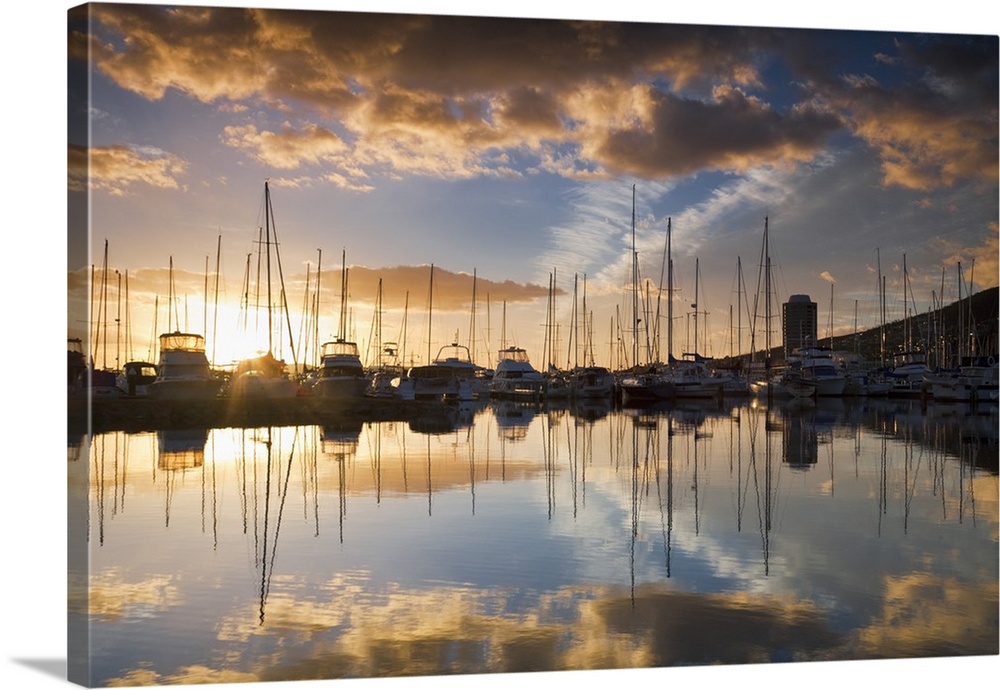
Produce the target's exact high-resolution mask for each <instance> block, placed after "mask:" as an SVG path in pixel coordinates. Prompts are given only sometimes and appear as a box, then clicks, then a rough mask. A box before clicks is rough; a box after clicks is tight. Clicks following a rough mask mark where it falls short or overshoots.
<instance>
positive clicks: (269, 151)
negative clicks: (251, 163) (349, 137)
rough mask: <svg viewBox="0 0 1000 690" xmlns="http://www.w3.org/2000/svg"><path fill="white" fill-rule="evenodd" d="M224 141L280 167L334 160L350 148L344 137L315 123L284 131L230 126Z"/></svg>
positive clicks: (265, 162) (250, 126)
mask: <svg viewBox="0 0 1000 690" xmlns="http://www.w3.org/2000/svg"><path fill="white" fill-rule="evenodd" d="M222 140H223V141H224V142H225V143H226V144H227V145H228V146H232V147H233V148H238V149H243V150H245V151H248V152H249V153H250V154H251V155H252V156H253V157H254V158H256V159H257V160H259V161H260V162H261V163H263V164H265V165H269V166H271V167H274V168H278V169H279V170H291V169H294V168H297V167H299V166H300V165H303V164H313V165H315V164H318V163H322V162H324V161H334V160H336V159H337V158H338V157H339V156H340V155H342V154H343V153H344V152H345V151H346V149H347V146H346V145H345V144H344V142H343V140H342V139H341V138H340V137H338V136H337V135H336V134H334V133H333V132H331V131H330V130H328V129H325V128H323V127H319V126H317V125H315V124H307V125H305V126H303V127H301V128H299V129H295V128H293V127H291V126H286V127H285V128H284V129H283V130H282V131H280V132H269V131H259V130H258V129H257V127H256V126H254V125H252V124H249V125H230V126H228V127H226V128H225V129H224V130H223V133H222Z"/></svg>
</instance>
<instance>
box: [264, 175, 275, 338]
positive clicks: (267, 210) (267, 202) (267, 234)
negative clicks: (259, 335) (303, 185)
mask: <svg viewBox="0 0 1000 690" xmlns="http://www.w3.org/2000/svg"><path fill="white" fill-rule="evenodd" d="M264 253H265V256H264V263H265V269H266V274H265V278H266V279H267V352H268V354H270V353H271V351H272V344H271V334H272V333H273V332H274V325H273V323H272V318H271V191H270V189H269V188H268V186H267V182H264Z"/></svg>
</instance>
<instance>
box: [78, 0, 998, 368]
mask: <svg viewBox="0 0 1000 690" xmlns="http://www.w3.org/2000/svg"><path fill="white" fill-rule="evenodd" d="M280 5H281V3H270V6H271V7H275V6H280ZM292 6H293V7H301V6H302V5H301V4H294V5H292ZM324 7H330V8H333V9H339V10H341V11H335V12H315V11H281V10H278V11H274V10H270V11H264V10H253V11H248V10H244V9H240V8H233V7H228V8H226V7H223V8H219V7H216V8H214V9H210V8H190V7H175V8H172V9H167V8H165V7H162V6H160V7H158V6H150V5H93V6H92V10H91V15H90V19H91V21H90V25H89V27H88V26H87V24H86V22H83V23H81V24H79V26H76V25H74V26H73V27H71V28H72V31H71V34H70V40H69V58H70V63H69V64H70V67H69V68H70V78H71V82H72V81H74V80H75V81H77V82H78V83H79V84H80V85H83V84H89V86H90V93H89V99H88V98H87V94H86V92H85V91H83V90H80V91H76V90H74V89H73V88H72V86H71V90H70V95H71V102H70V130H69V152H68V162H69V169H68V173H69V174H68V184H69V190H70V192H69V204H70V205H71V209H72V208H75V204H76V203H77V202H78V201H79V200H80V199H83V198H84V195H89V199H90V201H91V213H90V217H89V220H90V243H89V246H88V247H84V246H82V245H81V246H80V247H78V248H77V247H73V246H72V245H71V247H70V250H69V256H68V260H69V261H68V265H69V268H70V272H69V274H68V287H69V299H70V306H71V312H74V311H75V310H73V305H77V306H86V304H87V302H88V300H89V301H90V303H91V304H93V305H94V307H93V308H94V310H95V311H96V312H97V313H98V315H97V317H95V319H94V321H96V322H97V325H96V326H95V325H91V329H90V331H89V333H87V332H86V331H85V330H84V329H85V327H86V325H87V324H86V323H84V320H83V319H80V318H74V316H77V315H76V314H75V313H71V316H70V319H69V322H68V330H69V332H70V335H71V336H73V335H77V336H79V337H82V338H83V339H84V340H87V341H88V343H93V344H95V345H96V346H97V348H98V349H97V350H96V352H95V354H96V361H97V364H98V365H99V366H107V367H109V368H115V366H116V365H119V364H123V363H124V361H125V360H127V359H151V358H155V349H154V345H153V343H154V342H155V341H154V339H153V335H154V332H157V333H159V332H166V331H168V330H174V329H177V328H179V329H180V330H184V331H189V332H197V333H202V334H204V335H205V336H206V339H207V349H208V351H209V355H210V357H211V358H212V359H213V361H215V363H216V364H220V365H225V364H227V363H230V362H232V361H234V360H235V359H238V358H240V357H243V356H249V355H251V354H253V353H254V352H259V351H263V350H266V349H267V348H268V347H269V346H270V347H271V348H272V349H273V350H274V351H275V352H276V353H277V354H280V355H281V356H282V357H284V358H285V359H286V361H289V362H291V361H292V359H295V361H306V363H315V356H314V355H313V354H312V353H313V352H314V350H315V347H314V345H315V342H316V341H317V340H318V341H320V342H322V341H325V340H331V339H333V338H335V337H337V336H340V335H344V336H346V337H347V338H348V339H351V340H354V341H356V342H358V343H359V346H360V347H361V349H362V353H363V355H365V357H366V359H367V361H369V362H370V361H372V360H373V358H374V352H375V351H377V344H378V343H379V342H383V341H387V340H389V341H396V342H397V343H401V345H402V348H403V354H404V356H405V358H406V361H409V362H413V363H420V362H421V361H425V360H426V359H427V358H428V357H432V356H434V355H435V354H436V353H437V350H438V348H439V347H441V346H443V345H446V344H448V343H449V342H453V341H454V342H459V343H461V344H465V345H468V346H469V347H470V350H471V351H472V354H473V356H474V359H476V361H477V363H480V364H483V365H487V366H489V365H491V364H494V363H495V359H494V358H495V354H496V351H497V350H498V349H499V348H501V347H506V346H518V347H524V348H525V349H526V350H527V351H528V354H529V356H530V357H531V359H532V361H533V363H535V365H536V366H537V367H539V368H541V367H542V366H544V364H546V363H547V362H549V361H551V362H552V363H554V364H556V365H558V366H562V367H568V366H573V365H576V364H584V363H589V360H590V359H591V356H592V357H593V359H594V362H595V363H597V364H601V365H605V366H614V367H616V368H617V367H621V366H626V365H629V364H632V363H633V362H634V361H635V360H636V359H638V360H639V361H640V362H642V361H649V360H650V359H665V357H666V353H667V351H668V350H669V351H670V353H671V354H673V355H674V356H678V357H679V356H681V355H682V353H684V352H691V351H695V350H697V351H698V352H699V353H700V354H702V355H707V356H714V357H722V356H726V355H729V354H731V353H733V352H734V351H735V352H745V351H747V350H748V349H749V347H750V331H751V324H755V325H754V328H753V330H754V333H755V334H756V335H755V338H756V341H755V343H756V345H757V347H761V346H762V345H763V344H764V342H765V336H766V333H765V331H764V326H763V316H764V311H765V310H764V307H763V306H760V305H762V304H763V301H762V300H763V299H764V294H765V291H764V290H762V288H761V287H760V280H761V278H760V274H761V272H762V271H761V268H762V264H764V263H765V261H764V260H762V244H763V237H764V230H765V223H766V225H767V230H768V240H769V248H770V264H771V274H772V276H773V286H772V289H771V290H770V291H769V292H770V293H771V294H772V299H773V300H774V302H775V304H780V303H781V302H783V301H785V300H786V299H787V298H788V297H789V296H790V295H792V294H806V295H809V296H810V297H811V298H812V299H813V301H815V302H816V303H817V305H818V313H819V316H818V321H819V337H820V338H821V339H822V338H824V337H826V336H828V335H830V334H831V333H834V334H842V333H849V332H851V331H852V330H853V329H854V328H855V327H857V328H859V329H865V328H870V327H874V326H876V325H878V318H879V317H878V313H879V312H878V300H879V295H878V285H879V279H878V276H879V275H880V274H881V275H884V276H885V279H886V295H885V299H886V308H887V313H888V316H889V319H890V320H894V319H897V318H902V317H903V316H904V315H905V314H906V313H907V311H909V312H910V313H913V314H920V313H924V312H926V311H927V310H928V309H930V308H931V307H932V306H933V305H934V304H935V302H936V301H938V300H942V299H943V301H944V302H945V303H949V302H951V301H954V300H955V299H956V298H957V297H958V294H959V289H961V290H962V291H963V294H964V293H965V292H966V291H967V290H969V289H970V285H971V288H972V289H975V290H978V289H982V288H984V287H990V286H993V285H996V284H997V272H998V269H997V255H998V244H997V236H998V230H997V220H998V180H997V173H998V158H997V156H998V139H997V126H998V124H997V123H998V120H997V102H998V67H997V65H998V52H997V37H996V35H995V31H994V32H993V33H992V34H987V35H978V36H977V35H971V34H974V33H975V32H976V31H983V30H982V29H980V28H979V27H977V25H976V23H975V22H966V23H965V24H963V25H962V26H961V27H960V28H959V29H958V30H957V31H959V32H965V33H954V32H949V33H947V34H941V33H927V31H928V29H927V28H926V27H927V26H937V23H936V22H933V21H929V22H925V24H924V25H922V26H923V27H924V28H922V29H918V30H914V29H912V28H909V27H907V26H905V25H902V24H900V25H899V30H893V27H894V26H895V25H894V24H891V23H889V24H886V23H884V22H886V20H885V19H883V20H882V22H883V23H875V22H874V21H873V23H872V25H870V26H866V25H865V24H864V23H861V25H860V27H853V28H848V29H847V30H842V29H840V28H839V27H838V28H830V27H829V26H827V27H825V28H824V25H823V24H822V23H815V22H814V23H813V24H808V23H803V24H800V25H799V26H805V27H807V28H791V29H778V28H770V27H769V26H768V25H767V24H766V23H763V25H761V26H739V25H735V26H734V25H728V26H727V25H719V24H725V22H722V21H721V20H723V19H725V18H724V17H716V18H712V19H711V20H710V21H711V24H715V25H710V24H709V23H707V22H706V19H705V18H704V16H703V17H701V18H700V20H699V19H694V20H680V21H675V20H672V19H666V18H664V17H662V16H661V17H656V16H653V17H648V16H647V17H642V16H638V17H636V18H635V19H633V18H631V17H625V18H624V19H620V20H619V19H616V18H615V17H614V16H612V18H611V19H610V20H609V19H606V18H605V17H604V16H602V15H599V14H596V13H594V14H591V13H588V12H584V11H582V10H580V11H579V12H580V13H579V14H576V12H577V10H576V9H574V8H572V7H571V6H568V5H557V6H556V9H554V10H552V12H551V13H550V14H541V16H542V17H556V18H557V19H539V18H535V17H533V16H531V15H524V14H521V15H516V16H514V17H498V16H497V13H496V12H483V13H482V14H483V15H488V16H491V17H492V18H489V19H483V18H477V17H473V16H464V17H463V16H444V15H443V14H437V15H435V14H434V13H435V12H439V13H440V12H445V11H449V10H447V8H445V9H437V10H435V9H434V8H430V9H429V10H428V14H393V13H392V12H393V11H400V10H399V9H398V8H392V7H390V8H388V10H386V11H381V10H380V8H379V7H378V6H373V9H375V10H378V11H376V12H375V13H359V12H352V11H346V10H347V9H349V7H348V6H347V5H346V4H344V3H325V4H324ZM490 9H491V10H493V9H495V7H491V8H490ZM590 9H591V12H595V11H594V9H593V8H590ZM409 11H410V12H412V10H409ZM526 16H527V17H528V18H524V17H526ZM623 16H624V15H623ZM595 18H596V19H597V20H596V21H595V20H594V19H595ZM585 20H591V21H585ZM668 22H669V23H668ZM782 25H783V26H795V25H794V24H782ZM772 26H773V25H772ZM814 27H820V28H814ZM933 30H934V31H937V30H938V29H933ZM953 31H954V30H953ZM88 61H89V68H90V69H89V81H88V80H87V79H86V77H87V75H88V71H87V69H88ZM77 77H80V79H76V78H77ZM77 96H78V98H77ZM84 108H86V111H84V110H83V109H84ZM78 109H79V110H78ZM77 115H79V117H77ZM75 123H78V124H75ZM88 157H89V163H90V167H89V176H88V168H87V161H88ZM265 182H266V183H267V185H268V187H269V190H270V196H271V201H272V211H273V220H274V225H273V228H272V232H273V233H274V237H276V238H277V243H278V244H277V248H278V251H279V253H280V266H281V272H280V275H276V272H275V271H273V270H272V274H271V276H272V277H271V285H272V290H273V292H272V294H273V295H278V294H279V291H280V286H281V285H282V284H283V285H284V290H285V295H286V297H285V301H286V302H287V304H288V309H289V310H290V311H291V315H290V316H289V317H288V318H285V317H281V318H280V319H277V318H276V320H277V321H279V322H280V323H281V324H283V326H282V329H281V331H279V329H278V327H277V326H275V327H273V328H272V332H271V338H270V345H269V344H268V343H267V334H266V332H265V333H263V334H262V332H261V327H260V326H259V324H260V323H261V318H262V317H261V316H260V314H261V313H262V312H260V311H259V310H258V309H257V308H256V305H260V304H263V303H265V300H264V298H263V297H260V298H257V297H252V296H251V295H254V294H257V293H256V290H257V287H256V286H257V285H265V284H266V280H265V279H264V278H263V277H259V276H263V275H264V272H263V271H261V272H258V270H257V266H258V265H265V263H266V261H263V259H259V258H258V257H263V256H265V254H264V253H261V252H260V247H261V246H262V245H261V243H260V242H259V241H258V240H259V238H260V237H261V235H260V228H261V227H262V226H264V216H263V198H264V185H265ZM633 193H634V196H633ZM633 199H634V205H633ZM668 227H669V228H670V259H671V263H672V266H673V270H672V271H669V270H667V261H666V258H667V257H666V253H667V231H668ZM105 242H106V243H107V259H106V261H105V257H104V246H105ZM633 246H634V253H633ZM87 249H89V256H88V255H86V252H85V251H84V250H87ZM633 257H635V258H636V260H637V266H638V268H637V270H636V272H637V274H638V277H639V280H638V281H636V280H634V279H633V275H634V274H633ZM273 260H275V261H276V260H277V259H273ZM259 261H262V262H263V263H260V264H258V262H259ZM904 262H905V272H904ZM320 263H321V264H322V269H323V270H322V277H321V278H320V281H319V282H320V296H319V303H318V307H313V308H310V307H309V305H315V299H314V297H313V294H314V292H315V280H316V269H317V266H318V265H319V264H320ZM342 264H343V265H346V266H347V267H348V269H349V270H348V272H347V288H348V289H347V291H346V293H343V294H342V292H343V291H342V290H341V284H342V281H341V275H340V268H341V265H342ZM105 265H106V266H107V268H108V272H109V273H108V279H107V280H106V281H105V280H104V279H103V278H102V277H101V276H102V275H103V273H102V271H103V267H104V266H105ZM171 265H172V271H171V270H169V269H170V266H171ZM432 265H433V278H432V275H431V274H432V268H431V267H432ZM959 265H961V268H962V277H963V278H964V281H965V282H964V287H962V288H960V287H959ZM216 267H218V271H216ZM95 271H96V272H95ZM171 275H172V278H171V277H170V276H171ZM216 275H218V285H219V287H218V289H216ZM91 278H95V284H96V287H97V296H96V297H95V296H92V295H89V294H88V291H87V284H88V283H89V281H90V280H91ZM432 280H433V293H432V288H431V285H432ZM171 283H172V285H173V287H171ZM380 284H381V288H380V287H379V286H380ZM671 284H672V287H673V290H670V289H669V288H670V287H671ZM906 284H908V286H909V289H908V290H906V291H905V292H904V285H906ZM633 285H635V286H637V287H636V289H635V291H634V292H633ZM261 289H262V290H263V289H264V288H261ZM696 291H697V292H696ZM126 293H127V294H126ZM636 293H638V294H639V295H640V297H641V304H640V305H639V306H637V307H635V309H636V311H637V312H638V318H639V320H640V323H639V327H638V328H633V326H632V324H633V318H634V316H633V313H632V312H633V306H632V305H633V302H632V301H631V300H632V295H633V294H636ZM260 294H263V293H260ZM550 294H551V295H552V296H551V298H550ZM671 295H672V296H673V300H672V305H673V306H672V309H668V307H667V304H668V299H669V297H670V296H671ZM473 296H475V300H474V299H473ZM755 300H756V304H757V305H758V306H757V307H756V312H759V315H757V316H756V319H755V313H756V312H755V308H754V306H753V305H754V304H755ZM102 303H103V306H102ZM695 303H697V308H695V307H694V306H693V305H694V304H695ZM272 304H276V305H278V306H277V307H275V308H274V310H273V313H274V314H275V316H276V317H277V316H280V306H281V305H280V300H279V299H278V298H277V297H274V298H273V300H272ZM550 304H551V305H552V306H551V307H550ZM314 309H318V314H319V322H318V324H315V323H314V322H313V321H312V320H311V319H310V318H309V315H310V314H312V313H313V310H314ZM777 310H778V307H777V306H775V307H774V313H777ZM671 312H672V316H673V319H672V320H670V323H672V324H673V328H672V329H668V327H667V322H668V319H667V317H668V314H670V313H671ZM376 313H378V314H380V315H381V319H380V320H378V323H380V327H379V326H377V325H373V322H375V321H376V320H375V319H374V317H375V315H376ZM342 314H346V318H342V317H341V315H342ZM265 320H266V319H265ZM773 323H774V325H772V329H773V330H775V335H772V336H771V337H772V342H773V343H776V342H777V339H778V336H777V334H776V329H778V328H779V325H780V322H778V321H775V322H773ZM254 324H257V325H256V326H255V325H254ZM547 324H552V327H551V328H549V327H547ZM95 329H96V330H95ZM265 330H266V329H265ZM317 334H318V338H317V337H316V336H317ZM636 339H637V340H636ZM636 342H638V345H636ZM369 353H370V354H369ZM657 354H659V357H656V355H657ZM310 360H312V361H310Z"/></svg>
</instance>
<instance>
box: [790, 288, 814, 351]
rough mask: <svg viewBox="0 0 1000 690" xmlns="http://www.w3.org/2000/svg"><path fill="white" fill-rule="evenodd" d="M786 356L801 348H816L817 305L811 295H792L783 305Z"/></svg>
mask: <svg viewBox="0 0 1000 690" xmlns="http://www.w3.org/2000/svg"><path fill="white" fill-rule="evenodd" d="M781 327H782V332H783V334H784V340H785V355H786V356H787V355H788V353H790V352H792V351H794V350H795V349H796V348H800V347H815V346H816V303H815V302H813V301H812V300H811V299H809V295H792V296H791V297H789V298H788V301H787V302H785V303H784V304H783V305H781Z"/></svg>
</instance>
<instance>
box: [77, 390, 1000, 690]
mask: <svg viewBox="0 0 1000 690" xmlns="http://www.w3.org/2000/svg"><path fill="white" fill-rule="evenodd" d="M417 426H418V427H419V428H414V427H413V426H411V425H408V424H406V423H400V422H397V423H371V424H364V425H359V426H357V427H356V428H339V429H334V428H322V427H315V426H302V427H289V428H257V429H211V430H191V431H184V432H158V433H142V434H125V433H108V434H103V435H99V436H96V437H94V438H84V439H71V443H70V444H69V448H68V467H69V482H70V490H71V496H77V497H80V496H83V495H84V494H89V509H88V508H87V506H86V505H85V507H84V509H83V510H81V511H80V513H79V514H78V515H75V516H74V515H73V513H72V511H71V518H74V519H75V520H76V521H75V522H74V523H73V526H71V531H72V530H76V531H77V532H78V535H79V539H78V540H76V542H78V543H79V544H80V547H79V549H78V552H77V556H81V557H82V556H88V554H89V562H90V579H89V606H88V604H87V603H86V602H85V600H84V599H85V598H84V596H83V594H82V593H81V590H80V589H79V588H80V587H81V585H84V584H85V583H86V579H85V578H84V577H83V576H81V575H80V574H79V573H76V574H73V573H71V602H70V621H71V626H72V625H89V629H90V635H91V639H90V644H91V650H92V670H91V673H92V679H93V680H92V682H93V683H94V684H95V685H115V684H173V683H186V682H202V683H208V682H236V681H244V680H246V681H266V680H290V679H313V678H345V677H347V678H358V677H372V676H392V675H437V674H452V673H486V672H515V671H527V670H558V669H605V668H625V667H645V666H672V665H690V664H708V663H720V662H721V663H759V662H768V661H790V660H802V661H806V660H826V659H864V658H885V657H923V656H951V655H984V654H996V653H997V651H998V649H997V644H998V643H997V640H998V621H997V604H998V600H997V590H998V566H997V564H998V503H997V456H998V446H997V429H998V418H997V411H996V408H995V407H994V408H992V409H991V410H986V411H980V412H979V413H976V414H972V413H970V411H969V410H967V409H966V408H964V407H961V406H958V407H929V408H927V409H926V410H923V411H922V410H921V408H920V407H919V404H911V403H895V402H889V401H869V402H864V403H856V404H854V403H851V404H847V403H843V402H841V401H833V402H831V403H829V404H827V403H820V404H818V405H811V406H809V407H795V406H773V407H772V408H771V409H767V408H766V406H763V405H756V404H749V403H740V404H737V405H732V406H730V405H727V406H724V407H722V408H720V407H712V406H709V407H680V406H678V407H674V408H672V409H664V410H657V411H645V412H641V413H640V412H634V411H628V410H625V411H611V410H608V409H601V408H593V409H587V410H579V411H576V412H574V411H571V410H569V409H559V410H548V411H546V410H541V409H536V408H531V407H516V406H498V405H496V404H493V405H477V406H474V407H466V408H455V409H453V410H452V412H451V414H450V415H442V416H441V418H440V419H437V420H434V421H433V422H431V423H427V424H421V425H417ZM77 442H78V443H77ZM83 549H86V553H84V552H83Z"/></svg>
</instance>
